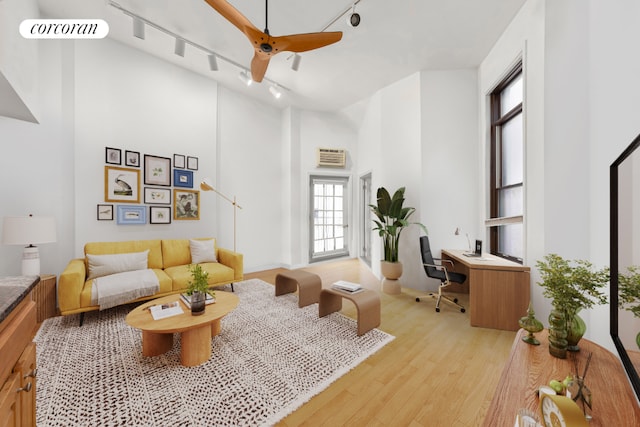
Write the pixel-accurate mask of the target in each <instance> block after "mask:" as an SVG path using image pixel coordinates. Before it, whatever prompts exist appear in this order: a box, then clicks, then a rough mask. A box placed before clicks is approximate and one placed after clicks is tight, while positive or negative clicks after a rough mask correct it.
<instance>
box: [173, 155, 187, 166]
mask: <svg viewBox="0 0 640 427" xmlns="http://www.w3.org/2000/svg"><path fill="white" fill-rule="evenodd" d="M173 167H174V168H180V169H184V167H185V163H184V156H183V155H182V154H174V155H173Z"/></svg>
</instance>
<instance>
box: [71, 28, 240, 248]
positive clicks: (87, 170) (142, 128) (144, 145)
mask: <svg viewBox="0 0 640 427" xmlns="http://www.w3.org/2000/svg"><path fill="white" fill-rule="evenodd" d="M75 46H76V54H75V120H74V129H75V158H76V162H75V174H76V177H77V179H76V183H75V199H76V200H75V206H76V208H75V223H76V242H75V249H76V255H77V256H81V255H82V253H83V247H84V244H85V243H87V242H89V241H113V240H136V239H154V238H178V237H185V238H188V237H197V236H216V237H218V236H217V231H218V230H217V226H218V224H217V221H215V220H214V219H215V217H216V215H215V206H216V203H215V200H214V199H215V197H212V196H213V194H212V193H204V192H201V194H200V205H201V206H200V217H201V218H200V221H184V220H182V221H180V220H172V223H171V224H166V225H165V224H163V225H158V224H149V223H148V221H147V224H146V225H126V226H125V225H118V224H117V223H116V221H115V220H114V221H97V220H96V206H97V204H98V203H105V194H104V185H105V183H104V167H105V147H114V148H119V149H121V150H122V155H123V158H124V151H125V150H131V151H137V152H139V153H140V163H141V165H144V155H145V154H149V155H154V156H160V157H168V158H170V159H171V162H172V166H173V155H174V154H182V155H187V156H195V157H198V163H199V165H198V167H199V170H197V171H194V186H195V188H194V189H199V188H198V185H199V182H200V180H201V179H202V178H203V177H205V176H207V175H209V174H211V173H212V172H213V171H215V169H216V108H217V100H216V98H217V85H216V83H215V82H214V81H212V80H209V79H206V78H204V77H201V76H198V75H196V74H194V73H191V72H189V71H186V70H184V69H181V68H179V67H176V66H174V65H171V64H168V63H166V62H164V61H161V60H159V59H157V58H155V57H153V56H150V55H146V54H143V53H140V52H139V51H135V50H133V49H131V48H129V47H127V46H125V45H123V44H121V43H118V42H114V41H112V40H110V39H102V40H88V41H78V42H76V43H75ZM121 167H124V164H123V165H122V166H121ZM143 172H144V167H141V168H140V196H141V198H140V203H139V205H142V204H143V192H144V191H143V189H144V187H145V186H148V185H145V184H144V176H143V175H144V174H143ZM214 182H215V181H214ZM173 190H175V188H174V189H173ZM118 204H119V203H114V205H115V206H117V205H118ZM115 206H114V216H115ZM145 206H146V205H145ZM147 210H148V209H147ZM172 213H173V208H172ZM221 240H222V239H221ZM220 243H221V244H223V243H224V245H225V247H231V246H232V240H231V241H230V240H226V239H225V240H223V241H221V242H220Z"/></svg>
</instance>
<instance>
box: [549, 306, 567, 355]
mask: <svg viewBox="0 0 640 427" xmlns="http://www.w3.org/2000/svg"><path fill="white" fill-rule="evenodd" d="M549 354H551V355H552V356H553V357H557V358H559V359H566V358H567V322H566V319H565V312H564V310H562V309H559V308H557V307H556V306H555V305H554V306H553V309H552V310H551V313H549Z"/></svg>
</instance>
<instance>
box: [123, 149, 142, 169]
mask: <svg viewBox="0 0 640 427" xmlns="http://www.w3.org/2000/svg"><path fill="white" fill-rule="evenodd" d="M124 165H125V166H131V167H134V168H139V167H140V153H138V152H137V151H128V150H127V151H125V152H124Z"/></svg>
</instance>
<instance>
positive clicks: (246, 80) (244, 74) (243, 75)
mask: <svg viewBox="0 0 640 427" xmlns="http://www.w3.org/2000/svg"><path fill="white" fill-rule="evenodd" d="M238 78H239V79H240V81H241V82H242V83H244V84H245V85H247V86H251V83H253V80H252V79H251V77H249V73H247V70H243V71H240V74H238Z"/></svg>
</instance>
